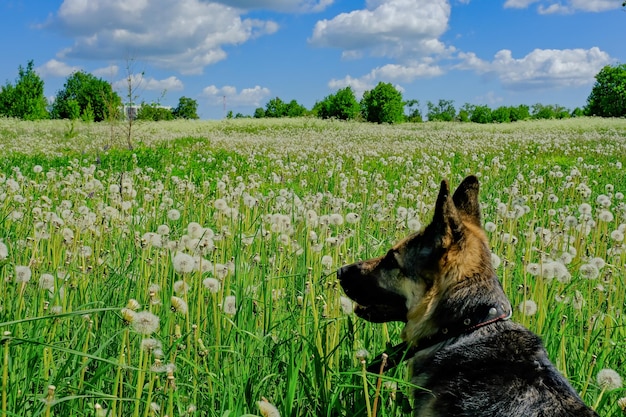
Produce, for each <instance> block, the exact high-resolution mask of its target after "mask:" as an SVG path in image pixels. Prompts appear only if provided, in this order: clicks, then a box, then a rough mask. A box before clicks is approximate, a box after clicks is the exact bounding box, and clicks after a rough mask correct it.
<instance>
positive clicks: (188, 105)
mask: <svg viewBox="0 0 626 417" xmlns="http://www.w3.org/2000/svg"><path fill="white" fill-rule="evenodd" d="M172 114H173V116H174V117H175V118H177V119H199V118H200V117H199V116H198V102H197V101H196V100H194V99H192V98H189V97H184V96H183V97H181V98H179V99H178V106H176V107H175V108H174V109H173V110H172Z"/></svg>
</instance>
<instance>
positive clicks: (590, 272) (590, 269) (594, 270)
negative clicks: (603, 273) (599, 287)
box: [578, 263, 600, 279]
mask: <svg viewBox="0 0 626 417" xmlns="http://www.w3.org/2000/svg"><path fill="white" fill-rule="evenodd" d="M578 272H579V273H580V275H581V276H582V277H583V278H587V279H596V278H598V277H599V276H600V271H599V270H598V267H596V266H595V265H594V264H591V263H588V264H582V265H581V266H580V268H579V269H578Z"/></svg>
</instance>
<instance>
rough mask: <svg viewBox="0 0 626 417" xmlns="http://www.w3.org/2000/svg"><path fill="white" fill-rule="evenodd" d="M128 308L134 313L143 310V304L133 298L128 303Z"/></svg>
mask: <svg viewBox="0 0 626 417" xmlns="http://www.w3.org/2000/svg"><path fill="white" fill-rule="evenodd" d="M126 308H128V309H130V310H132V311H137V310H139V309H140V308H141V304H139V301H137V300H135V299H134V298H131V299H129V300H128V302H127V303H126Z"/></svg>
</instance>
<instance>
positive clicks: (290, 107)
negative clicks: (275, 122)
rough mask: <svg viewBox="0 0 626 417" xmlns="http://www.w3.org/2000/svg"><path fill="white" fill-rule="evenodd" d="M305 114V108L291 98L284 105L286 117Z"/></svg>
mask: <svg viewBox="0 0 626 417" xmlns="http://www.w3.org/2000/svg"><path fill="white" fill-rule="evenodd" d="M306 114H307V109H306V107H304V106H303V105H302V104H300V103H298V102H297V101H296V100H291V101H290V102H289V103H288V104H287V105H286V106H285V116H287V117H302V116H305V115H306Z"/></svg>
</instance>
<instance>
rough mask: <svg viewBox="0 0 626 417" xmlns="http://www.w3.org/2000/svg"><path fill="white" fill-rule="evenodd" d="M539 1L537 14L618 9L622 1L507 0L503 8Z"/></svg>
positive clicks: (522, 6)
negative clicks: (557, 0)
mask: <svg viewBox="0 0 626 417" xmlns="http://www.w3.org/2000/svg"><path fill="white" fill-rule="evenodd" d="M534 3H541V4H539V6H537V11H538V12H539V14H555V13H560V14H565V13H575V12H577V11H581V12H605V11H607V10H614V9H619V8H620V7H622V3H621V2H620V1H617V0H566V1H559V2H555V1H552V0H551V1H545V0H544V1H542V0H507V1H506V2H505V3H504V7H505V8H514V9H525V8H527V7H528V6H530V5H531V4H534Z"/></svg>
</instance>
